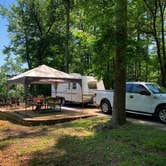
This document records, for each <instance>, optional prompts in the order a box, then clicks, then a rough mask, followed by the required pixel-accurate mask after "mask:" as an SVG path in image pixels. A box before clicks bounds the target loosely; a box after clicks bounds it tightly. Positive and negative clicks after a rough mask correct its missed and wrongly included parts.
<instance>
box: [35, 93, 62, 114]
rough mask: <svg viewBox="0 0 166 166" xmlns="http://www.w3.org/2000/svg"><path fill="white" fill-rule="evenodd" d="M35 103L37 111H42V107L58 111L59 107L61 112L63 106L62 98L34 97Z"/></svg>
mask: <svg viewBox="0 0 166 166" xmlns="http://www.w3.org/2000/svg"><path fill="white" fill-rule="evenodd" d="M33 102H34V105H35V106H36V107H35V111H41V110H42V107H44V110H48V109H52V110H56V108H57V106H58V107H59V110H60V111H61V105H62V97H58V96H57V97H47V98H44V97H34V98H33Z"/></svg>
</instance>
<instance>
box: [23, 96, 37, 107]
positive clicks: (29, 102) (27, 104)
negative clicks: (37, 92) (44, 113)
mask: <svg viewBox="0 0 166 166" xmlns="http://www.w3.org/2000/svg"><path fill="white" fill-rule="evenodd" d="M34 106H35V103H34V101H33V98H32V97H31V96H27V97H25V109H27V107H32V109H31V110H33V108H34Z"/></svg>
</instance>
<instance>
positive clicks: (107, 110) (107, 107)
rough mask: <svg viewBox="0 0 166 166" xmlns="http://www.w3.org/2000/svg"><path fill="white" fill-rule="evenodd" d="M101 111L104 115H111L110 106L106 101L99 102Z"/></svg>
mask: <svg viewBox="0 0 166 166" xmlns="http://www.w3.org/2000/svg"><path fill="white" fill-rule="evenodd" d="M101 110H102V112H103V113H105V114H108V113H111V104H110V102H109V101H108V100H103V101H102V102H101Z"/></svg>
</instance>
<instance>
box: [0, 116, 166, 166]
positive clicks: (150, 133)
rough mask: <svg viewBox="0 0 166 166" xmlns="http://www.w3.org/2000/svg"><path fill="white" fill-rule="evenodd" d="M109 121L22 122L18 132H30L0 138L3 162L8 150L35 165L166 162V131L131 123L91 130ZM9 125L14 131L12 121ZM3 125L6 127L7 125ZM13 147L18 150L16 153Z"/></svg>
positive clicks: (154, 163)
mask: <svg viewBox="0 0 166 166" xmlns="http://www.w3.org/2000/svg"><path fill="white" fill-rule="evenodd" d="M108 122H109V119H108V118H98V117H93V118H89V119H83V120H77V121H73V122H68V123H64V124H58V125H52V126H38V127H37V126H36V127H33V128H32V127H26V131H25V128H24V127H23V126H19V125H15V127H14V129H17V128H18V131H19V132H22V130H24V133H25V132H27V133H29V131H31V132H30V134H25V135H24V137H18V136H17V137H16V138H14V137H13V138H12V139H11V137H6V138H5V136H3V139H1V142H0V148H1V151H2V155H1V154H0V158H2V164H3V158H5V157H6V156H5V154H7V153H8V154H10V156H12V155H13V157H12V159H13V158H15V159H16V160H17V161H19V162H20V163H22V164H24V165H32V166H36V165H41V166H42V165H43V166H45V165H72V166H73V165H79V166H84V165H90V166H93V165H94V166H96V165H102V166H107V165H115V166H130V165H131V166H132V165H135V166H137V165H138V166H140V165H141V166H144V165H145V166H146V165H156V166H157V165H159V166H162V165H165V163H166V158H165V154H166V142H165V138H166V132H165V131H161V130H157V129H153V128H151V127H148V126H144V125H136V124H130V123H127V124H125V125H124V126H122V127H121V128H119V129H105V130H103V131H101V132H95V131H93V130H91V128H93V126H96V125H102V124H104V123H108ZM1 123H2V122H1ZM5 123H6V122H5ZM6 125H7V128H8V129H10V130H9V132H11V134H12V133H13V132H12V130H13V126H12V125H13V124H12V123H6ZM3 128H4V130H6V127H5V125H4V126H3ZM3 128H1V131H2V132H3ZM8 134H9V135H10V133H8ZM18 134H19V133H18ZM8 138H10V139H8ZM14 149H17V151H16V153H14V154H13V151H14ZM27 156H29V157H27ZM22 158H23V159H24V158H26V160H22ZM27 158H28V159H27Z"/></svg>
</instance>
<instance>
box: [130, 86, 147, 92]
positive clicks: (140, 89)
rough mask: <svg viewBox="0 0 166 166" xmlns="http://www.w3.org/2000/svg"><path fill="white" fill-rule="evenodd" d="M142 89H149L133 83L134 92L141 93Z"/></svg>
mask: <svg viewBox="0 0 166 166" xmlns="http://www.w3.org/2000/svg"><path fill="white" fill-rule="evenodd" d="M142 91H147V89H146V88H145V87H144V86H143V85H137V84H134V85H133V88H132V93H140V92H142ZM147 92H148V91H147Z"/></svg>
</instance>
